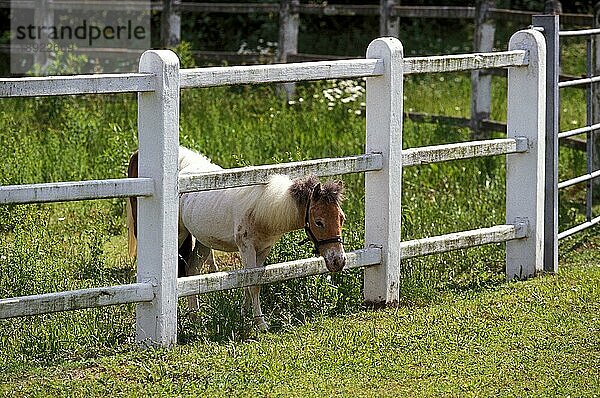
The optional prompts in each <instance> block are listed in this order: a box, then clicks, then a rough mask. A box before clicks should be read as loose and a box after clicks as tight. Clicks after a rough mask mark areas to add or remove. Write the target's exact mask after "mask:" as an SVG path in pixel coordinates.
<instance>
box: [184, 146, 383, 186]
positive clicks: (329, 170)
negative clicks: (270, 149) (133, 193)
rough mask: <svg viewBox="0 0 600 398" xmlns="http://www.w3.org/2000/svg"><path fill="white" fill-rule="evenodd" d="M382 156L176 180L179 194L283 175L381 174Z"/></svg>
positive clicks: (186, 176) (260, 181)
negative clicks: (379, 172)
mask: <svg viewBox="0 0 600 398" xmlns="http://www.w3.org/2000/svg"><path fill="white" fill-rule="evenodd" d="M382 167H383V157H382V156H381V154H378V153H372V154H368V155H357V156H347V157H343V158H335V159H317V160H306V161H302V162H290V163H281V164H275V165H266V166H250V167H239V168H235V169H224V170H219V171H211V172H207V173H198V174H182V175H181V176H180V177H179V192H180V193H184V192H193V191H207V190H212V189H223V188H234V187H241V186H247V185H256V184H265V183H267V182H268V181H269V177H271V176H273V175H275V174H284V175H288V176H290V177H292V178H295V177H301V176H303V175H306V174H314V175H316V176H317V177H328V176H333V175H341V174H350V173H362V172H366V171H376V170H381V168H382Z"/></svg>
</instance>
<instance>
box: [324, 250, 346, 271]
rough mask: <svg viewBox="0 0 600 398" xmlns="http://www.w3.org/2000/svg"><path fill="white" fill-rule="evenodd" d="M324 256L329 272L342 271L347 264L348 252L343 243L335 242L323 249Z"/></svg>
mask: <svg viewBox="0 0 600 398" xmlns="http://www.w3.org/2000/svg"><path fill="white" fill-rule="evenodd" d="M322 256H323V258H324V259H325V266H326V267H327V269H328V270H329V272H338V271H341V270H342V269H343V268H344V266H345V265H346V253H345V252H344V246H342V245H341V244H334V245H332V247H329V248H327V249H325V250H323V253H322Z"/></svg>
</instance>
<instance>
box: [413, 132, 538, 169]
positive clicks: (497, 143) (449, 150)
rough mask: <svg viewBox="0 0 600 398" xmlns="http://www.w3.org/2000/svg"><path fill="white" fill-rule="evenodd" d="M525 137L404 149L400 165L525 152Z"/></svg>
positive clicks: (526, 146) (526, 148)
mask: <svg viewBox="0 0 600 398" xmlns="http://www.w3.org/2000/svg"><path fill="white" fill-rule="evenodd" d="M527 150H528V145H527V137H515V138H505V139H496V140H485V141H470V142H460V143H457V144H445V145H432V146H427V147H421V148H410V149H405V150H404V151H403V152H402V166H403V167H408V166H415V165H419V164H429V163H439V162H445V161H448V160H457V159H469V158H475V157H482V156H495V155H504V154H508V153H519V152H526V151H527Z"/></svg>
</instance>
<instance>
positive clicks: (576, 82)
mask: <svg viewBox="0 0 600 398" xmlns="http://www.w3.org/2000/svg"><path fill="white" fill-rule="evenodd" d="M596 82H600V76H592V77H583V78H581V79H574V80H565V81H562V82H559V83H558V87H559V88H563V87H572V86H580V85H582V84H591V83H596Z"/></svg>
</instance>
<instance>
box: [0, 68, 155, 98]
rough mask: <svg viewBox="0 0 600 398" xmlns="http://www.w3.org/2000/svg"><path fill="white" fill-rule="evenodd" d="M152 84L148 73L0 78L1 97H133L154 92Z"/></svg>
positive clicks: (153, 79) (153, 82) (152, 80)
mask: <svg viewBox="0 0 600 398" xmlns="http://www.w3.org/2000/svg"><path fill="white" fill-rule="evenodd" d="M155 80H156V79H155V78H154V76H153V75H152V74H148V73H119V74H98V75H75V76H47V77H18V78H1V79H0V97H40V96H48V95H71V94H106V93H135V92H144V91H153V90H154V87H155Z"/></svg>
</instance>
